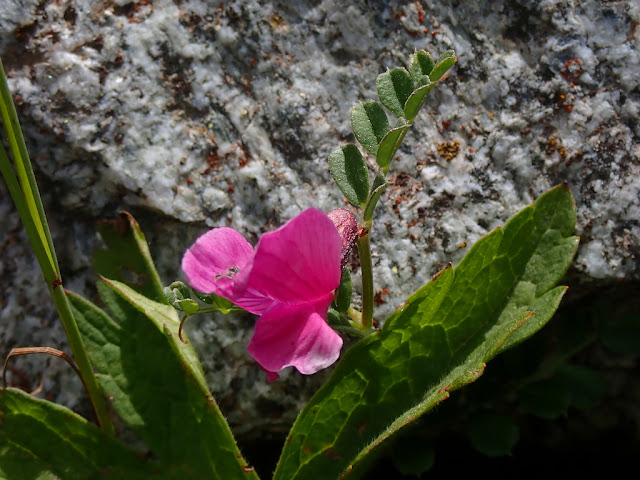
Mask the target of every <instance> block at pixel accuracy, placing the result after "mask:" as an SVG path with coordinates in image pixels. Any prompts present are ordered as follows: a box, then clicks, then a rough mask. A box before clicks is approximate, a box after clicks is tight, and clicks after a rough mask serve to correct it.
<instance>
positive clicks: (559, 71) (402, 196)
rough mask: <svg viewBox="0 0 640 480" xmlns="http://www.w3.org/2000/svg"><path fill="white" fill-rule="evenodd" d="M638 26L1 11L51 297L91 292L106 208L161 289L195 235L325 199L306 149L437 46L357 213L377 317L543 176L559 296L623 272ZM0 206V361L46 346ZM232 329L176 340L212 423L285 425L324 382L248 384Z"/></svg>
mask: <svg viewBox="0 0 640 480" xmlns="http://www.w3.org/2000/svg"><path fill="white" fill-rule="evenodd" d="M639 23H640V6H639V5H638V3H637V2H634V1H632V0H628V1H608V0H607V1H605V0H600V1H598V0H585V1H583V2H571V1H568V0H543V1H526V0H519V1H506V0H502V1H495V2H490V1H479V2H462V1H450V2H445V1H439V0H423V1H415V2H408V1H399V0H390V1H384V2H367V1H364V0H323V1H319V2H311V1H305V0H299V1H293V2H283V1H280V2H276V1H273V2H258V1H253V0H237V1H225V2H221V3H219V4H218V3H215V4H212V3H211V2H206V1H203V0H182V1H168V0H157V1H154V2H150V1H140V2H128V1H125V0H110V1H109V0H103V1H100V2H92V1H88V0H76V1H73V0H60V1H56V2H54V1H35V0H7V1H4V2H2V4H1V5H0V55H1V56H2V59H3V62H4V65H5V69H6V70H7V72H8V75H9V77H10V78H9V83H10V87H11V89H12V91H13V94H14V99H15V102H16V104H17V107H18V110H19V114H20V117H21V121H22V124H23V128H24V131H25V136H26V138H27V142H28V147H29V150H30V153H31V157H32V160H33V162H34V166H35V170H36V174H37V177H38V180H39V182H40V185H41V189H42V192H43V196H44V199H45V207H46V209H47V212H48V216H49V219H50V223H51V229H52V231H53V235H54V240H55V242H56V245H57V246H58V249H59V256H60V260H61V263H62V264H63V270H64V273H65V285H66V286H67V288H70V289H72V290H76V291H78V292H80V293H83V294H85V295H88V296H90V297H92V298H95V291H94V290H93V287H92V284H93V277H92V273H91V252H92V250H93V249H94V248H95V247H96V246H98V245H99V240H98V239H97V237H96V234H95V223H96V221H97V220H98V219H100V218H104V217H112V216H114V215H115V214H116V213H117V212H118V211H119V210H122V209H124V210H129V211H132V212H134V214H135V215H136V217H137V218H138V220H139V221H140V222H141V224H142V226H143V228H144V230H145V232H146V234H147V236H148V239H149V241H150V243H151V248H152V253H153V255H154V258H155V259H156V261H157V263H158V267H159V270H160V272H161V275H162V277H163V279H164V280H165V281H166V283H167V284H168V283H170V282H171V281H172V280H174V279H178V278H181V273H180V272H179V260H180V258H181V255H182V252H183V251H184V249H185V248H186V247H187V246H188V245H189V244H190V243H191V242H192V241H193V240H194V239H195V238H196V237H197V235H198V234H200V233H202V232H203V231H204V230H205V229H206V228H208V227H212V226H220V225H228V226H232V227H234V228H236V229H238V230H239V231H241V232H243V234H245V235H246V236H247V237H248V238H249V239H250V240H251V241H255V240H256V239H257V238H258V236H259V235H260V234H261V233H262V232H264V231H266V230H269V229H272V228H274V227H276V226H277V225H279V224H281V223H282V222H284V221H286V220H287V219H289V218H291V217H293V216H294V215H296V214H297V213H299V212H300V211H302V210H303V209H304V208H307V207H310V206H315V207H318V208H322V209H324V210H325V211H329V210H331V209H333V208H336V207H341V206H344V200H343V199H342V197H341V195H340V193H339V191H338V189H337V187H336V186H335V185H334V184H333V182H332V180H331V178H330V175H329V171H328V166H327V156H328V154H329V153H330V152H331V151H332V150H333V149H335V148H337V147H338V146H340V145H342V144H344V143H345V142H347V141H353V136H352V134H351V130H350V124H349V112H350V108H351V106H352V105H353V104H355V103H357V102H359V101H364V100H367V99H372V98H374V96H375V80H376V76H377V75H378V74H379V73H381V72H383V71H384V70H385V69H386V68H392V67H395V66H399V65H406V64H407V60H408V56H409V54H410V53H412V52H413V51H414V50H415V49H426V50H427V51H429V52H431V53H432V54H433V55H436V56H437V55H438V54H439V53H441V52H443V51H444V50H447V49H454V50H455V52H456V54H457V55H459V60H458V62H457V64H456V65H455V66H454V68H453V69H452V70H451V71H450V73H449V75H448V77H447V78H445V79H444V80H443V81H442V82H441V84H440V85H439V86H438V87H437V88H436V89H435V90H434V91H433V92H432V94H431V97H430V98H429V99H428V101H427V104H426V106H425V107H424V108H423V111H422V112H421V114H420V115H419V117H418V119H417V120H416V123H415V125H414V127H413V128H412V130H411V131H410V133H409V134H408V136H407V139H406V141H405V145H404V146H403V147H402V148H401V150H400V152H399V154H398V159H397V160H396V161H394V163H393V165H392V168H391V172H392V177H391V185H390V187H389V188H388V189H387V191H386V193H385V194H384V196H383V198H382V200H381V202H380V204H379V206H378V209H377V213H376V220H375V226H374V231H373V255H374V268H375V274H376V289H377V291H378V292H380V294H379V300H380V302H381V305H380V306H379V307H378V310H377V314H376V315H377V317H378V318H379V319H380V320H382V319H384V318H385V317H386V316H387V315H388V314H390V313H391V312H392V311H393V310H394V309H395V308H397V307H398V306H400V305H401V304H402V302H403V300H404V299H405V298H406V297H407V296H408V294H410V293H411V292H412V291H414V290H415V289H416V288H418V287H419V286H421V285H422V284H423V283H424V282H425V281H427V280H428V279H429V278H430V277H431V276H432V275H433V274H435V273H436V272H437V271H438V270H439V269H440V268H441V267H442V266H443V265H445V264H446V263H447V262H453V263H454V264H455V263H456V262H458V261H459V260H460V259H461V258H462V256H463V255H464V253H465V252H466V251H467V250H468V249H469V247H470V246H471V245H472V244H473V242H475V241H476V240H477V239H478V238H480V237H481V236H482V235H484V234H486V233H487V232H488V231H490V230H491V229H493V228H495V227H496V226H498V225H500V224H502V223H504V221H505V220H506V219H507V218H508V217H509V216H511V215H512V214H514V213H515V212H516V211H517V210H519V209H520V208H522V207H524V206H526V205H527V204H529V203H531V202H532V201H533V200H534V199H535V198H536V197H537V196H538V195H539V194H540V193H542V192H543V191H545V190H546V189H548V188H550V187H551V186H553V185H555V184H558V183H561V182H567V183H568V184H569V186H570V187H571V189H572V191H573V193H574V195H575V197H576V204H577V209H578V234H579V235H580V236H581V237H582V242H581V246H580V249H579V252H578V255H577V257H576V260H575V262H574V264H573V267H572V270H571V273H570V275H571V276H570V279H571V283H572V285H574V286H575V287H576V288H578V289H579V288H580V286H581V285H589V284H590V285H609V286H610V285H616V284H618V283H619V282H623V281H630V280H635V281H637V280H638V279H640V268H639V261H640V257H639V256H638V255H639V254H640V225H639V223H638V219H639V218H640V146H639V145H640V143H639V142H638V139H639V136H640V124H639V122H638V117H639V110H640V58H639V50H640V49H639V33H638V32H639V30H638V24H639ZM0 191H1V192H2V197H0V246H1V248H2V250H3V252H4V253H3V255H2V257H0V291H2V295H1V296H0V308H1V310H0V344H1V345H2V348H1V349H0V352H1V353H2V355H5V354H6V351H8V349H9V348H10V347H13V346H25V345H52V346H59V347H60V346H64V343H65V342H64V334H63V332H62V328H61V327H60V326H59V325H58V322H57V321H56V320H55V313H54V311H53V307H52V304H51V302H50V301H49V299H48V298H47V292H46V289H45V288H44V285H43V284H42V281H41V276H40V274H39V273H38V269H37V264H36V263H35V260H34V259H33V257H32V254H31V252H30V250H29V248H28V247H27V246H26V245H27V244H26V243H25V235H24V233H23V232H22V230H21V227H20V223H19V219H18V217H17V214H16V213H15V212H14V209H13V206H12V205H11V204H10V201H9V199H8V195H7V194H6V188H5V186H4V184H0ZM356 283H357V281H356ZM251 325H252V320H251V319H250V318H247V317H232V316H229V317H222V316H221V317H215V318H201V319H198V320H194V321H193V322H192V323H191V324H190V325H189V328H190V336H191V337H192V339H193V341H194V342H195V343H196V344H197V346H198V348H199V349H200V352H201V356H202V359H203V364H204V366H205V369H206V371H207V375H208V379H209V382H210V385H211V388H212V389H213V391H214V393H215V394H216V396H217V398H218V399H219V400H220V403H221V405H222V407H223V409H224V410H225V412H226V413H227V415H228V416H229V419H230V421H231V423H232V424H233V425H234V427H236V428H237V429H238V430H239V431H247V430H250V429H252V428H254V429H255V428H256V427H257V428H258V430H259V431H270V432H280V431H284V430H286V428H287V426H288V424H289V423H290V422H291V421H292V419H293V415H294V414H295V412H296V411H297V409H298V408H299V407H300V405H301V404H302V403H303V402H304V400H305V399H306V398H308V396H309V394H310V393H311V392H312V391H313V390H314V389H315V388H317V386H318V385H319V384H320V382H321V381H322V378H323V375H320V376H317V377H314V378H305V377H301V376H299V375H298V374H297V373H295V372H290V373H289V374H287V375H285V376H284V378H283V380H282V381H280V382H276V383H274V384H271V385H268V384H267V383H266V379H265V377H264V375H263V373H262V372H261V371H260V369H259V368H258V367H257V366H256V365H255V364H254V363H253V362H252V361H251V359H250V357H249V356H248V355H247V353H246V350H245V347H246V344H247V342H248V339H249V337H250V335H251ZM39 362H40V363H39ZM41 362H42V360H38V359H20V360H16V361H15V362H14V364H13V365H14V367H13V370H12V381H13V382H14V383H20V382H22V383H24V384H25V385H26V384H28V383H29V382H33V381H34V378H36V374H35V373H34V372H40V371H41V370H42V368H43V367H42V363H41ZM25 372H26V378H24V379H23V378H21V375H24V374H25ZM46 372H47V373H46V376H45V394H46V395H47V396H48V397H49V398H51V399H53V400H56V401H59V402H62V403H64V404H67V405H69V406H71V407H73V408H76V409H80V410H82V409H83V408H86V407H84V406H83V405H84V403H83V402H84V400H83V397H82V393H81V388H80V385H79V382H78V381H77V380H76V379H75V378H74V377H73V376H72V375H71V374H70V372H67V370H66V368H65V366H64V365H59V364H58V363H57V362H52V361H50V362H49V366H48V367H47V370H46ZM324 375H326V374H324Z"/></svg>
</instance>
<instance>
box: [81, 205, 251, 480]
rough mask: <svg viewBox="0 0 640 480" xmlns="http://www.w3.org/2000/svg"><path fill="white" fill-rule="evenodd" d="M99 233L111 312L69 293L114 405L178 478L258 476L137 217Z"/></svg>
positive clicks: (103, 288)
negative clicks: (169, 299) (181, 332)
mask: <svg viewBox="0 0 640 480" xmlns="http://www.w3.org/2000/svg"><path fill="white" fill-rule="evenodd" d="M100 232H101V235H102V237H103V239H104V241H105V243H106V245H107V247H108V248H107V249H106V250H101V251H99V252H96V256H95V263H96V270H97V272H98V273H100V274H101V275H102V278H103V280H102V281H100V282H99V283H98V287H99V292H100V295H101V297H102V300H103V301H104V303H105V304H106V305H107V307H108V308H109V311H110V312H111V315H112V316H113V318H111V317H110V316H108V315H107V314H106V313H105V312H103V311H102V310H100V309H99V308H97V307H96V306H95V305H93V304H91V303H90V302H88V301H87V300H84V299H82V298H81V297H79V296H76V295H73V296H71V298H72V304H73V308H74V315H75V316H76V319H77V322H78V325H79V326H80V329H81V332H82V334H83V337H84V338H85V341H86V344H87V348H88V350H89V354H90V357H91V360H92V362H93V364H94V365H95V368H96V371H97V377H98V380H99V382H100V384H101V385H102V388H103V389H104V391H105V393H106V394H107V396H109V398H111V399H112V405H113V408H114V410H115V411H116V412H117V413H118V414H119V415H120V416H121V417H122V419H123V420H124V421H125V423H126V424H127V425H129V427H130V428H131V429H133V430H134V431H135V432H136V433H137V434H138V435H139V436H140V438H141V439H142V440H144V441H145V443H146V444H147V445H148V446H149V448H150V449H151V450H152V451H153V453H154V454H155V455H156V457H157V458H158V460H159V461H160V463H161V465H162V467H163V469H165V470H166V471H167V472H169V473H170V475H171V476H172V477H173V478H180V479H183V478H185V479H186V478H220V479H232V478H240V477H241V478H256V477H255V474H254V473H252V472H251V471H249V472H247V471H246V468H247V465H246V462H244V460H243V459H242V456H241V455H240V452H239V451H238V449H237V447H236V445H235V441H234V439H233V436H232V434H231V431H230V430H229V427H228V426H227V424H226V422H225V420H224V418H223V417H222V414H221V413H220V411H219V409H218V406H217V404H216V403H215V401H214V399H213V397H212V396H211V393H210V392H209V389H208V387H207V385H206V382H205V378H204V373H203V372H202V368H201V366H200V363H199V362H198V360H197V357H196V354H195V351H194V350H193V348H192V347H191V345H190V344H184V343H182V342H181V341H180V340H179V339H178V337H177V330H178V325H179V320H178V316H177V313H176V311H175V310H174V308H172V307H171V306H169V305H167V304H166V301H165V298H164V294H163V292H162V287H161V283H160V279H159V277H158V275H157V272H156V271H155V267H154V266H153V262H152V261H151V257H150V255H149V251H148V247H147V245H146V241H145V240H144V236H143V235H142V232H141V231H140V229H139V227H138V224H137V223H136V222H135V221H134V220H133V218H131V217H130V216H126V215H125V216H124V217H122V218H121V219H120V222H118V223H116V224H110V223H105V224H103V225H102V226H101V228H100ZM105 277H108V278H111V279H112V280H108V279H107V278H105ZM154 299H155V300H154ZM160 302H162V303H160Z"/></svg>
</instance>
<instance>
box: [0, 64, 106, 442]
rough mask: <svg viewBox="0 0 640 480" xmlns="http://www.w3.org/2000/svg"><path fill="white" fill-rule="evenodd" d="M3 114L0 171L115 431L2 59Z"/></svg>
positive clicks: (94, 398) (89, 383)
mask: <svg viewBox="0 0 640 480" xmlns="http://www.w3.org/2000/svg"><path fill="white" fill-rule="evenodd" d="M0 116H1V117H2V125H3V126H4V131H5V134H6V137H7V141H8V143H9V148H10V150H11V154H12V156H13V160H14V168H12V166H11V161H10V159H9V156H8V155H7V152H6V151H5V149H4V147H2V148H0V173H2V176H3V178H4V179H5V182H6V183H7V187H8V188H9V192H10V194H11V198H12V199H13V201H14V203H15V205H16V208H17V210H18V213H19V215H20V218H21V220H22V223H23V225H24V226H25V229H26V231H27V236H28V237H29V241H30V243H31V245H32V247H33V250H34V252H35V255H36V258H37V259H38V263H39V264H40V268H41V269H42V273H43V275H44V278H45V281H46V284H47V288H48V289H49V293H50V294H51V297H52V298H53V302H54V304H55V306H56V310H57V311H58V316H59V317H60V321H61V322H62V326H63V327H64V331H65V333H66V335H67V341H68V342H69V347H70V348H71V351H72V353H73V356H74V358H75V361H76V363H77V365H78V369H79V370H80V372H81V374H82V380H83V382H84V384H85V386H86V389H87V393H88V394H89V399H90V400H91V404H92V406H93V409H94V411H95V414H96V418H97V421H98V423H99V424H100V425H101V426H102V428H103V429H104V430H105V431H107V432H110V433H113V431H114V430H113V425H112V423H111V419H110V418H109V414H108V412H107V407H106V403H105V400H104V396H103V395H102V390H101V389H100V386H99V385H98V382H97V380H96V377H95V375H94V373H93V369H92V367H91V363H90V361H89V356H88V355H87V350H86V348H85V345H84V342H83V341H82V336H81V335H80V331H79V330H78V325H77V324H76V321H75V319H74V317H73V313H72V311H71V306H70V304H69V299H68V298H67V296H66V294H65V291H64V288H62V279H61V276H60V267H59V265H58V259H57V258H56V254H55V249H54V246H53V241H52V240H51V232H50V231H49V226H48V224H47V219H46V216H45V213H44V207H43V206H42V199H41V198H40V193H39V191H38V185H37V183H36V180H35V176H34V174H33V168H32V167H31V161H30V160H29V155H28V153H27V146H26V144H25V142H24V136H23V135H22V130H21V128H20V122H19V121H18V114H17V112H16V109H15V105H14V104H13V99H12V97H11V92H10V91H9V86H8V85H7V77H6V74H5V71H4V67H3V66H2V61H1V60H0Z"/></svg>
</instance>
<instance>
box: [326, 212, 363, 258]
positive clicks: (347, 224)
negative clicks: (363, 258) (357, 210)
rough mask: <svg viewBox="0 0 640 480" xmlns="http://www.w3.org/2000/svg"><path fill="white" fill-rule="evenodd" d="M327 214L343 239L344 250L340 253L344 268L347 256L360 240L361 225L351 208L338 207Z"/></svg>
mask: <svg viewBox="0 0 640 480" xmlns="http://www.w3.org/2000/svg"><path fill="white" fill-rule="evenodd" d="M327 216H328V217H329V218H330V219H331V221H332V222H333V224H334V225H335V226H336V228H337V229H338V233H339V234H340V238H341V239H342V252H341V254H340V266H341V267H342V268H344V266H345V265H346V264H347V258H348V257H349V253H350V252H351V249H352V248H353V246H354V245H355V244H356V242H357V241H358V232H359V231H360V226H359V225H358V221H357V220H356V217H354V216H353V213H351V212H350V211H349V210H345V209H344V208H337V209H335V210H331V211H330V212H329V213H327Z"/></svg>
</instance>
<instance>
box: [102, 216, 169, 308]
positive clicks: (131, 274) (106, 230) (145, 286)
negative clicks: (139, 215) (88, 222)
mask: <svg viewBox="0 0 640 480" xmlns="http://www.w3.org/2000/svg"><path fill="white" fill-rule="evenodd" d="M98 232H99V233H100V236H101V237H102V239H103V240H104V242H105V243H106V245H107V247H108V249H107V250H97V251H96V252H95V254H94V262H95V268H96V272H97V273H99V274H100V275H102V276H104V277H107V278H110V279H112V280H118V281H121V282H123V283H126V284H127V285H129V286H130V287H131V288H133V289H134V290H136V291H137V292H138V293H141V294H142V295H144V296H146V297H148V298H151V299H152V300H156V301H157V302H161V303H165V304H167V303H168V302H167V299H166V298H165V295H164V289H163V287H162V281H161V280H160V276H159V275H158V272H157V271H156V268H155V266H154V264H153V259H152V258H151V253H150V252H149V246H148V245H147V240H146V239H145V236H144V233H142V230H141V229H140V225H138V222H136V221H135V219H134V218H133V217H132V216H131V214H129V213H127V212H123V213H121V214H120V216H119V217H118V218H117V219H115V220H105V221H102V222H100V224H99V225H98Z"/></svg>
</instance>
